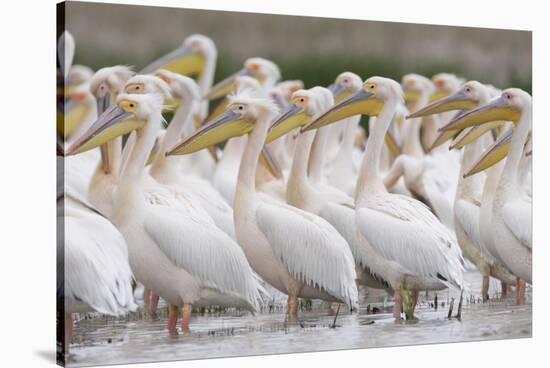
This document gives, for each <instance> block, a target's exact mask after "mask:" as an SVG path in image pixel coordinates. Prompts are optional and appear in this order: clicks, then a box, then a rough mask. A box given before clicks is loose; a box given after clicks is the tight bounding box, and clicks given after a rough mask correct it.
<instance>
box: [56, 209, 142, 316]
mask: <svg viewBox="0 0 550 368" xmlns="http://www.w3.org/2000/svg"><path fill="white" fill-rule="evenodd" d="M66 211H67V212H69V214H68V215H67V216H66V217H65V248H64V257H58V259H59V260H63V259H64V262H65V263H64V266H65V273H64V277H65V287H64V295H65V297H66V298H68V299H72V300H76V301H79V302H82V303H85V304H87V305H88V306H90V307H91V308H92V309H94V310H95V311H97V312H100V313H104V314H108V315H113V316H119V315H123V314H125V313H128V312H129V311H134V310H135V309H136V308H137V305H136V304H135V302H134V296H133V291H132V284H133V275H132V271H131V270H130V266H129V264H128V251H127V248H126V243H125V241H124V238H123V237H122V235H121V234H120V232H118V230H117V229H116V228H115V227H114V226H113V225H112V224H111V223H110V222H109V221H107V220H106V219H104V218H103V217H101V216H99V215H96V214H94V213H89V214H86V215H79V216H78V217H77V216H73V215H71V214H70V212H71V210H70V209H66ZM81 212H82V211H79V213H81ZM61 246H63V244H61ZM60 250H61V249H58V251H60Z"/></svg>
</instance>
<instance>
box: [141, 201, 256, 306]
mask: <svg viewBox="0 0 550 368" xmlns="http://www.w3.org/2000/svg"><path fill="white" fill-rule="evenodd" d="M145 230H146V232H147V234H149V235H150V236H151V238H152V239H153V240H154V241H155V243H156V244H157V245H158V246H159V248H160V249H161V250H162V251H163V253H164V254H165V255H166V256H167V257H168V258H169V259H170V260H171V261H172V262H174V264H176V265H177V266H178V267H182V268H184V269H185V270H186V271H187V272H189V273H190V274H191V275H193V276H194V277H195V278H196V279H197V280H198V281H199V282H200V283H202V285H203V286H204V287H208V288H213V289H216V290H219V291H220V292H222V293H225V294H228V295H232V296H236V297H240V298H243V299H244V300H246V301H248V303H249V304H250V305H251V306H253V307H254V308H255V309H257V307H258V302H259V301H260V300H261V298H260V294H259V291H260V290H259V289H260V286H259V284H258V283H257V281H256V280H255V279H254V276H253V274H252V269H251V268H250V265H249V264H248V261H247V260H246V257H245V255H244V253H243V251H242V249H241V248H240V247H239V245H237V243H235V242H234V241H233V240H232V239H231V238H230V237H229V236H228V235H227V234H225V233H224V232H223V231H220V230H219V229H218V228H217V227H216V226H214V225H213V224H212V223H211V222H209V221H205V220H204V219H202V218H200V217H197V216H193V215H192V213H191V212H190V213H188V214H186V215H182V213H181V212H180V211H179V210H178V209H175V208H171V207H167V206H151V208H150V210H149V211H148V214H147V216H146V218H145Z"/></svg>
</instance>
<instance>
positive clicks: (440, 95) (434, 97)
mask: <svg viewBox="0 0 550 368" xmlns="http://www.w3.org/2000/svg"><path fill="white" fill-rule="evenodd" d="M447 96H449V92H445V91H441V90H440V91H436V92H434V93H433V94H432V95H431V96H430V99H429V100H428V103H432V102H436V101H439V100H441V99H442V98H445V97H447Z"/></svg>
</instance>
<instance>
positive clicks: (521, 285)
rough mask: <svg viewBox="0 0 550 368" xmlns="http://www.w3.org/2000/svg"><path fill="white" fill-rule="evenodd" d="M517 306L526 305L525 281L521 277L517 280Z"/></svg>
mask: <svg viewBox="0 0 550 368" xmlns="http://www.w3.org/2000/svg"><path fill="white" fill-rule="evenodd" d="M516 304H517V305H522V304H525V280H523V279H520V278H519V277H518V278H517V279H516Z"/></svg>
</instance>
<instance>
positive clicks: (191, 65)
mask: <svg viewBox="0 0 550 368" xmlns="http://www.w3.org/2000/svg"><path fill="white" fill-rule="evenodd" d="M205 65H206V60H205V58H204V56H203V55H201V54H199V53H197V52H194V51H193V50H192V49H191V48H188V47H179V48H177V49H175V50H174V51H172V52H170V53H168V54H166V55H164V56H161V57H160V58H159V59H157V60H155V61H153V62H152V63H151V64H149V65H147V66H146V67H145V68H143V69H142V70H141V71H140V72H139V74H150V73H153V72H154V71H156V70H158V69H166V70H169V71H171V72H174V73H177V74H183V75H187V76H193V75H200V74H201V73H202V72H203V71H204V67H205Z"/></svg>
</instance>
